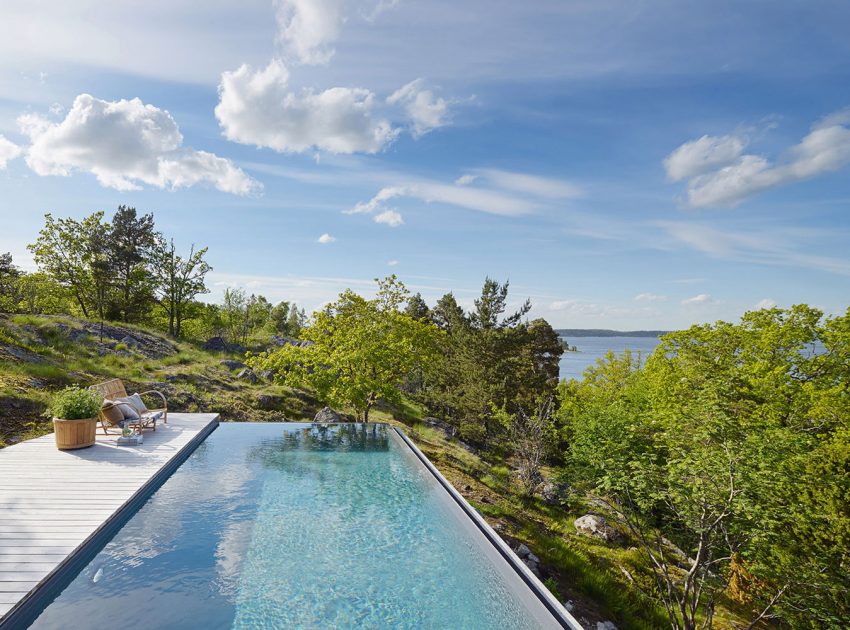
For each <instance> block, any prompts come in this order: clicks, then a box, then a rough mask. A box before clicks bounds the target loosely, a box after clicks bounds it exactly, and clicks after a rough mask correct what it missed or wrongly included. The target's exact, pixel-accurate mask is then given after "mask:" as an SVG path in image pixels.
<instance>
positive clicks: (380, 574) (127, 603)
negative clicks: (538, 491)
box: [33, 424, 549, 630]
mask: <svg viewBox="0 0 850 630" xmlns="http://www.w3.org/2000/svg"><path fill="white" fill-rule="evenodd" d="M447 496H448V495H447V494H446V492H445V490H444V489H443V488H442V487H441V486H440V485H439V484H438V483H437V481H436V479H435V478H434V477H433V475H431V473H430V472H429V471H428V470H427V469H426V468H425V467H424V466H423V465H421V463H420V462H419V461H418V460H416V459H415V455H413V453H412V451H410V449H409V448H408V447H407V445H405V444H404V442H403V441H402V440H401V439H400V438H399V437H398V436H397V435H396V434H395V432H394V431H393V430H392V429H391V428H389V427H387V426H385V425H374V424H372V425H359V426H358V425H309V424H223V425H221V426H220V427H219V428H218V429H217V430H216V431H215V432H214V433H212V434H211V435H210V436H209V437H208V438H207V439H206V440H205V441H204V442H203V443H202V444H201V445H200V446H199V447H198V448H197V450H196V451H195V452H194V453H193V454H192V455H191V456H190V457H189V459H188V460H187V461H186V462H185V463H184V464H183V465H182V466H181V467H180V468H179V469H178V470H177V471H176V472H175V473H174V474H173V475H172V476H171V477H170V478H169V479H168V480H167V481H166V482H165V483H164V484H163V486H162V487H161V488H159V490H157V491H156V492H155V493H154V494H153V495H152V496H151V497H150V499H149V500H148V501H147V503H146V504H145V505H144V506H143V507H142V508H141V509H140V510H139V511H138V512H137V513H136V514H135V515H134V516H133V517H132V518H131V519H130V520H129V521H128V522H127V523H126V524H125V525H124V527H123V528H122V529H121V530H120V531H119V532H118V533H117V534H116V535H115V537H114V538H113V539H112V540H111V541H109V542H108V543H107V544H106V545H105V547H104V548H103V549H102V550H101V551H100V553H98V554H97V556H95V557H94V559H93V560H92V561H91V562H90V563H89V564H88V566H87V567H86V568H84V569H83V570H82V571H81V572H80V574H79V575H77V577H76V578H75V579H74V580H73V581H72V582H71V583H70V584H69V585H68V586H67V587H66V588H65V589H64V591H62V593H61V594H60V595H59V596H58V597H57V598H56V599H55V600H54V601H53V602H52V603H50V604H49V605H48V606H47V607H46V608H45V609H44V611H43V612H42V614H41V615H40V616H39V617H38V619H37V620H36V621H35V623H34V624H33V627H35V628H67V627H69V623H71V620H74V621H73V625H74V626H77V627H86V628H110V629H112V628H116V627H121V628H165V627H168V628H177V627H196V628H258V627H260V628H354V627H356V628H388V627H389V628H469V629H475V628H482V629H484V628H487V629H496V628H505V629H508V628H509V629H511V630H519V629H522V628H533V627H540V626H541V625H549V624H548V623H547V622H546V621H545V618H543V617H541V615H540V614H539V611H535V610H533V605H532V604H529V602H528V601H527V600H528V599H529V596H528V594H525V595H523V594H522V593H520V592H519V591H518V589H517V588H516V587H515V585H513V584H512V583H511V579H512V578H511V575H510V572H509V571H506V568H505V567H506V566H507V564H506V563H504V561H502V563H504V564H505V566H500V564H499V562H498V561H495V560H494V559H493V557H492V550H491V551H489V552H488V551H487V550H486V549H485V545H482V542H481V540H479V539H481V538H483V537H481V536H480V535H479V536H476V535H475V532H471V530H470V522H469V519H468V518H467V517H465V516H463V515H460V516H459V515H458V509H457V507H456V506H454V505H453V504H452V503H451V502H450V501H448V500H447ZM464 521H467V522H464ZM487 544H489V543H487ZM514 579H515V578H514Z"/></svg>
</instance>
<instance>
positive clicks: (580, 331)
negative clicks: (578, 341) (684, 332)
mask: <svg viewBox="0 0 850 630" xmlns="http://www.w3.org/2000/svg"><path fill="white" fill-rule="evenodd" d="M555 332H556V333H558V335H559V336H560V337H660V336H661V335H666V334H667V333H668V332H670V331H669V330H608V329H605V328H556V329H555Z"/></svg>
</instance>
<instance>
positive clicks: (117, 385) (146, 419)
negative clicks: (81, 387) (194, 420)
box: [89, 378, 168, 433]
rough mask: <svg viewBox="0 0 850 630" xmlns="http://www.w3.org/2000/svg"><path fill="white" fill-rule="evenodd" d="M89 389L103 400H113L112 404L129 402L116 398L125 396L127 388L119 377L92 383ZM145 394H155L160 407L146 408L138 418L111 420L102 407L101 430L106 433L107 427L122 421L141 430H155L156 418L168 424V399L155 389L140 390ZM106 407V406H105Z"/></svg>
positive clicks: (118, 404)
mask: <svg viewBox="0 0 850 630" xmlns="http://www.w3.org/2000/svg"><path fill="white" fill-rule="evenodd" d="M89 389H91V390H93V391H96V392H97V393H98V394H100V395H101V396H103V398H104V399H105V400H109V401H112V402H113V405H114V406H119V407H120V406H122V405H128V404H129V403H126V402H120V401H117V400H116V399H118V398H126V397H127V390H126V389H125V388H124V383H123V382H122V381H121V379H120V378H114V379H112V380H110V381H106V382H105V383H98V384H97V385H92V386H91V387H89ZM147 395H156V396H158V397H159V398H160V399H161V402H162V407H160V408H157V409H148V410H147V411H145V412H142V413H140V414H139V419H138V420H123V419H122V420H121V421H120V422H118V421H113V420H111V419H110V417H109V414H107V413H104V410H103V409H102V410H101V412H100V414H99V419H100V424H101V426H102V427H103V432H104V433H107V430H106V429H107V427H114V426H117V425H119V424H120V423H121V422H124V423H125V424H127V426H129V427H130V428H135V429H137V430H138V431H139V433H141V432H142V430H143V429H153V430H154V431H156V423H157V421H158V420H162V421H163V422H164V423H166V424H168V401H167V400H166V399H165V396H164V395H163V394H162V393H161V392H158V391H156V390H150V391H147V392H142V393H141V394H140V396H147ZM107 409H108V407H107Z"/></svg>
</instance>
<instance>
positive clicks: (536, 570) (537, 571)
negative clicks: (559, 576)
mask: <svg viewBox="0 0 850 630" xmlns="http://www.w3.org/2000/svg"><path fill="white" fill-rule="evenodd" d="M522 562H523V564H525V566H527V567H528V570H529V571H531V572H532V573H533V574H534V575H535V577H538V578H542V577H543V576H542V575H541V573H540V565H539V564H537V563H536V562H532V561H531V560H528V559H525V560H523V561H522Z"/></svg>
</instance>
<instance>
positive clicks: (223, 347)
mask: <svg viewBox="0 0 850 630" xmlns="http://www.w3.org/2000/svg"><path fill="white" fill-rule="evenodd" d="M203 348H204V350H208V351H210V352H227V342H226V341H225V340H224V337H210V338H209V339H207V341H206V343H204V346H203Z"/></svg>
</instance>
